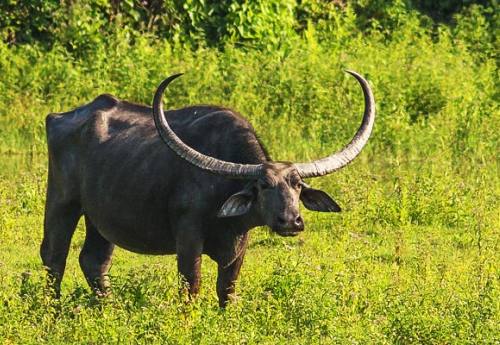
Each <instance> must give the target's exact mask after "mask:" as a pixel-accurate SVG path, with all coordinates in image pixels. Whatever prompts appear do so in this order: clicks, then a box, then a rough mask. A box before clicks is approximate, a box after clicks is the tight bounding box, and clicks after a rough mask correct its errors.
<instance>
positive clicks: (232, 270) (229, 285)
mask: <svg viewBox="0 0 500 345" xmlns="http://www.w3.org/2000/svg"><path fill="white" fill-rule="evenodd" d="M246 245H247V240H246V237H245V238H244V240H243V241H242V243H240V248H238V253H237V255H238V257H237V258H236V259H235V260H234V261H233V262H232V263H230V264H229V265H227V264H224V263H219V264H218V274H217V296H218V297H219V306H220V307H221V308H224V307H225V306H226V305H227V303H228V302H229V300H230V299H231V297H234V291H235V284H236V280H237V279H238V275H239V274H240V269H241V265H242V264H243V258H244V257H245V250H246Z"/></svg>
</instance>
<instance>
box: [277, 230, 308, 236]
mask: <svg viewBox="0 0 500 345" xmlns="http://www.w3.org/2000/svg"><path fill="white" fill-rule="evenodd" d="M274 232H275V233H277V234H278V235H280V236H283V237H294V236H297V235H298V234H300V233H301V232H302V230H298V231H297V230H274Z"/></svg>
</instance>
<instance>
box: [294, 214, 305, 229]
mask: <svg viewBox="0 0 500 345" xmlns="http://www.w3.org/2000/svg"><path fill="white" fill-rule="evenodd" d="M293 223H294V225H295V226H296V227H297V228H303V227H304V221H303V220H302V217H301V216H297V218H295V221H294V222H293Z"/></svg>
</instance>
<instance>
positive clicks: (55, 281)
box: [40, 191, 81, 298]
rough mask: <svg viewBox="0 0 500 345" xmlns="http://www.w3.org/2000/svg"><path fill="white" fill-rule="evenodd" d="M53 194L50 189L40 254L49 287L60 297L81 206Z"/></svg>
mask: <svg viewBox="0 0 500 345" xmlns="http://www.w3.org/2000/svg"><path fill="white" fill-rule="evenodd" d="M51 195H53V194H52V193H50V191H49V193H48V198H47V204H46V206H45V219H44V235H43V241H42V245H41V248H40V256H41V257H42V262H43V265H44V266H45V267H46V269H47V272H48V278H49V281H48V283H49V287H50V288H51V289H52V290H53V292H54V293H55V296H56V297H57V298H58V297H59V296H60V294H61V281H62V278H63V275H64V270H65V268H66V258H67V256H68V252H69V246H70V243H71V238H72V237H73V233H74V232H75V228H76V225H77V223H78V220H79V219H80V216H81V208H80V205H79V204H78V203H77V202H60V201H58V200H56V199H55V198H51Z"/></svg>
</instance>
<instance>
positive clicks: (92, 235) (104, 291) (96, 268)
mask: <svg viewBox="0 0 500 345" xmlns="http://www.w3.org/2000/svg"><path fill="white" fill-rule="evenodd" d="M85 227H86V231H87V234H86V236H85V243H84V244H83V248H82V251H81V252H80V267H81V268H82V271H83V273H84V275H85V278H86V279H87V282H88V283H89V285H90V287H91V289H92V290H93V291H94V292H95V293H96V294H97V295H98V296H106V295H108V294H109V292H110V289H111V284H110V282H109V277H108V271H109V267H110V266H111V255H112V254H113V249H114V245H113V244H112V243H110V242H109V241H108V240H106V239H105V238H104V237H102V236H101V234H100V233H99V232H98V231H97V228H96V227H95V226H94V224H92V222H91V221H90V220H89V218H88V217H87V216H85Z"/></svg>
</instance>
